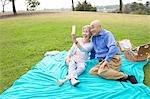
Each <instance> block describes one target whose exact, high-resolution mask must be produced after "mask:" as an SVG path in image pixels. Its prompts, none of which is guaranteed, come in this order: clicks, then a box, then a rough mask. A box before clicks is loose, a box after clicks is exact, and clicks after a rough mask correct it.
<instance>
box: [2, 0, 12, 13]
mask: <svg viewBox="0 0 150 99" xmlns="http://www.w3.org/2000/svg"><path fill="white" fill-rule="evenodd" d="M8 3H10V0H1V4H2V9H3V10H2V12H3V13H4V12H5V5H7V4H8Z"/></svg>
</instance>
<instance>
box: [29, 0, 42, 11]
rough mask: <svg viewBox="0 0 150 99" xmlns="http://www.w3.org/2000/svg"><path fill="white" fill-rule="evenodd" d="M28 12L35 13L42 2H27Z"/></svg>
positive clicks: (32, 0)
mask: <svg viewBox="0 0 150 99" xmlns="http://www.w3.org/2000/svg"><path fill="white" fill-rule="evenodd" d="M26 5H27V11H30V10H31V11H34V10H35V9H36V7H37V6H38V5H40V2H39V1H38V0H26Z"/></svg>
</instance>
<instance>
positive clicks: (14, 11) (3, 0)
mask: <svg viewBox="0 0 150 99" xmlns="http://www.w3.org/2000/svg"><path fill="white" fill-rule="evenodd" d="M9 2H12V9H13V13H14V15H16V14H17V11H16V7H15V0H1V4H2V7H3V12H5V10H4V7H5V5H7V4H8V3H9Z"/></svg>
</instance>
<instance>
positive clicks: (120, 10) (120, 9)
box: [119, 0, 123, 13]
mask: <svg viewBox="0 0 150 99" xmlns="http://www.w3.org/2000/svg"><path fill="white" fill-rule="evenodd" d="M119 1H120V8H119V12H120V13H122V6H123V3H122V0H119Z"/></svg>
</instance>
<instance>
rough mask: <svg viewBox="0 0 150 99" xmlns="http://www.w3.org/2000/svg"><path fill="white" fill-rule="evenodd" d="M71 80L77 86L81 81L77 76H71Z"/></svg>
mask: <svg viewBox="0 0 150 99" xmlns="http://www.w3.org/2000/svg"><path fill="white" fill-rule="evenodd" d="M70 82H71V84H72V85H73V86H75V87H76V86H77V85H78V84H79V83H80V81H79V80H78V79H76V78H71V80H70Z"/></svg>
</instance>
